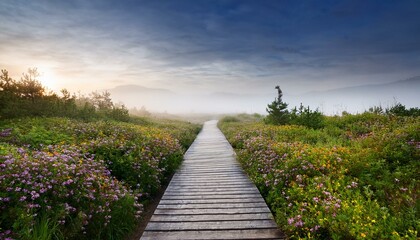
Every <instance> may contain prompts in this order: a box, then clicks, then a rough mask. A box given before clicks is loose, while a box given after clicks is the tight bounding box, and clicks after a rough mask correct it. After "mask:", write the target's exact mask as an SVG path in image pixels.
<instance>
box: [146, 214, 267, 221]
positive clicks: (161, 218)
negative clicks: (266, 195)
mask: <svg viewBox="0 0 420 240" xmlns="http://www.w3.org/2000/svg"><path fill="white" fill-rule="evenodd" d="M257 219H259V220H270V219H273V216H272V215H271V213H244V214H225V215H221V214H219V215H214V214H213V215H205V214H200V215H173V214H171V215H159V214H154V215H153V216H152V218H151V219H150V221H151V222H197V221H235V220H257Z"/></svg>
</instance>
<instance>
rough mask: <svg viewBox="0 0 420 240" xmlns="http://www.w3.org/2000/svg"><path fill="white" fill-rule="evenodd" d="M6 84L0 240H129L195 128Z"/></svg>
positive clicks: (0, 115)
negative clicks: (129, 235)
mask: <svg viewBox="0 0 420 240" xmlns="http://www.w3.org/2000/svg"><path fill="white" fill-rule="evenodd" d="M2 73H3V75H2V76H1V81H0V83H1V84H0V105H1V107H0V239H28V240H29V239H124V238H126V237H127V236H128V234H129V233H130V232H131V231H132V230H133V229H134V228H135V227H136V225H137V224H138V222H139V217H140V216H141V213H142V212H143V204H145V203H147V202H148V201H149V200H150V198H151V197H152V196H153V195H154V194H156V193H157V192H158V191H159V189H160V188H161V187H162V186H163V185H165V184H167V182H168V180H169V177H170V176H171V174H172V173H174V171H175V170H176V169H177V167H178V166H179V165H180V163H181V161H182V158H183V153H184V152H185V150H186V149H187V148H188V146H189V145H190V144H191V143H192V142H193V140H194V139H195V136H196V135H197V134H198V131H199V130H200V126H199V125H198V124H191V123H187V122H182V121H174V120H159V119H152V118H140V117H130V116H129V115H128V112H127V111H126V109H125V108H124V107H123V106H121V107H116V106H115V104H113V103H112V101H111V99H110V96H109V94H108V93H104V94H96V95H95V94H93V95H91V97H90V98H84V101H85V102H84V104H82V105H80V104H79V103H80V102H81V101H82V99H80V98H77V97H75V96H70V95H69V94H68V92H66V91H63V93H64V96H63V97H58V96H57V95H56V94H54V93H45V91H44V88H43V87H42V86H41V84H40V83H39V82H37V81H36V79H34V78H33V76H36V74H35V73H33V72H30V73H29V74H32V75H31V76H32V77H31V76H27V77H25V76H24V77H23V78H22V79H21V80H20V81H14V80H11V79H10V78H9V77H8V74H7V72H6V71H3V72H2Z"/></svg>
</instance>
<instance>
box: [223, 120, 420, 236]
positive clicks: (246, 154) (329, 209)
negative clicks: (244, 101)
mask: <svg viewBox="0 0 420 240" xmlns="http://www.w3.org/2000/svg"><path fill="white" fill-rule="evenodd" d="M219 126H220V127H221V129H222V131H223V132H224V133H225V135H226V136H227V138H228V140H229V141H230V142H231V144H232V145H233V146H234V148H235V149H236V152H237V154H238V160H239V161H240V162H241V164H242V166H243V168H244V169H245V171H246V172H247V174H248V175H249V176H250V178H251V179H252V181H253V182H254V183H255V184H256V185H257V187H258V188H259V190H260V192H261V193H262V195H263V197H264V198H265V199H266V202H267V203H268V205H269V206H270V208H271V210H272V212H273V213H274V215H275V219H276V221H277V223H278V225H279V227H281V228H282V230H283V231H284V232H285V233H286V234H287V235H288V236H289V237H290V238H291V239H301V238H303V239H418V237H419V228H420V221H419V219H420V216H419V213H418V210H417V209H418V204H419V201H418V189H420V188H419V176H420V172H419V169H420V166H419V164H420V131H419V129H420V118H419V117H398V116H395V115H381V114H374V113H363V114H358V115H345V116H335V117H325V126H324V127H323V128H320V129H317V130H314V129H310V128H307V127H304V126H296V125H283V126H273V125H266V124H264V123H262V122H249V121H248V122H244V121H240V119H232V118H227V119H225V120H222V121H221V122H220V123H219Z"/></svg>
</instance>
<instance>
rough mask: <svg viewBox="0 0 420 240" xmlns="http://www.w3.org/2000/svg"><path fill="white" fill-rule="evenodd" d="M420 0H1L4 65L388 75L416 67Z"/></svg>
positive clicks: (346, 79)
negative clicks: (386, 0) (387, 0)
mask: <svg viewBox="0 0 420 240" xmlns="http://www.w3.org/2000/svg"><path fill="white" fill-rule="evenodd" d="M378 3H380V4H378ZM419 5H420V4H419V3H418V2H416V1H412V2H410V1H404V2H402V1H400V2H387V3H382V2H376V1H369V2H366V1H340V2H336V1H331V2H329V1H328V2H307V1H268V0H267V1H264V2H263V3H261V2H256V1H99V0H95V1H82V0H79V1H54V2H51V1H23V0H22V1H11V0H4V1H2V2H1V3H0V22H2V24H1V25H0V32H1V33H0V51H1V52H2V54H1V55H0V65H1V66H6V65H7V66H18V65H25V67H24V68H25V69H26V68H27V67H32V66H37V64H48V65H49V66H51V67H52V68H54V71H55V72H56V73H57V75H61V76H64V77H63V79H64V80H63V85H64V84H67V85H68V86H70V85H72V84H73V85H74V86H78V87H82V88H85V89H89V88H93V89H94V88H98V86H100V87H101V88H111V87H113V86H115V84H117V83H124V84H140V85H144V86H149V87H166V86H168V87H169V88H170V89H171V90H176V91H184V92H185V91H190V92H197V91H215V92H217V91H222V90H225V89H228V90H229V91H230V92H235V91H248V92H252V91H256V92H259V93H261V94H264V93H268V92H270V91H272V89H271V88H272V86H274V85H277V84H279V83H281V84H282V85H284V86H285V87H286V88H287V89H285V90H286V91H292V92H304V91H310V90H322V89H328V88H332V87H345V86H351V85H360V84H361V83H365V82H372V83H375V82H378V83H380V82H387V81H391V80H395V79H403V78H407V77H410V75H411V76H414V75H419V74H420V72H419V70H418V66H419V64H420V57H419V56H420V54H419V52H420V45H419V44H418V42H420V12H419V11H420V7H419ZM391 10H392V11H391ZM19 73H20V72H19ZM89 84H90V85H89ZM93 89H92V90H93Z"/></svg>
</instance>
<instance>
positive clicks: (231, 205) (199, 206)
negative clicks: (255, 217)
mask: <svg viewBox="0 0 420 240" xmlns="http://www.w3.org/2000/svg"><path fill="white" fill-rule="evenodd" d="M265 206H266V204H265V202H264V203H261V202H260V203H196V204H194V203H188V204H177V205H173V204H159V206H158V207H157V208H158V209H203V208H228V209H230V208H247V207H249V208H256V207H265Z"/></svg>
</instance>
